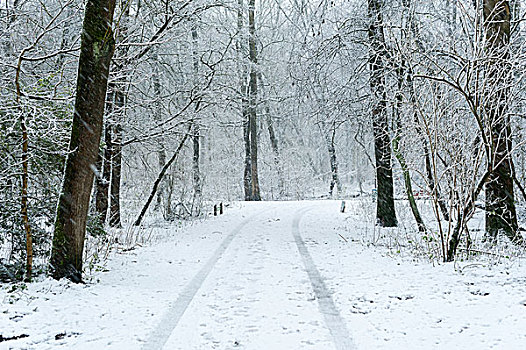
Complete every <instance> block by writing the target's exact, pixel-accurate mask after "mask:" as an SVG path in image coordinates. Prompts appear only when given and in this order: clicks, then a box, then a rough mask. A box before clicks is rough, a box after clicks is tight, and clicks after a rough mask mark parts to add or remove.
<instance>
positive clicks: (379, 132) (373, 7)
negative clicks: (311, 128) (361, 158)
mask: <svg viewBox="0 0 526 350" xmlns="http://www.w3.org/2000/svg"><path fill="white" fill-rule="evenodd" d="M382 3H383V1H381V0H368V16H369V30H368V36H369V45H370V48H369V69H370V77H369V85H370V89H371V95H372V119H373V133H374V154H375V157H376V188H377V191H378V200H377V204H376V205H377V206H376V219H377V222H378V224H379V225H381V226H383V227H394V226H396V225H397V220H396V213H395V206H394V195H393V169H392V167H391V141H390V138H389V125H388V122H387V96H386V90H385V74H386V72H385V62H386V59H387V48H386V44H385V35H384V23H383V15H382Z"/></svg>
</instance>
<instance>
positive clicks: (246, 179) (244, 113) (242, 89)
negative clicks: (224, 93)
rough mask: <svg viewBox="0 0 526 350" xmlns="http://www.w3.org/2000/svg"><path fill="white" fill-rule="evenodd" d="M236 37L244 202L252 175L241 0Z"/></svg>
mask: <svg viewBox="0 0 526 350" xmlns="http://www.w3.org/2000/svg"><path fill="white" fill-rule="evenodd" d="M237 35H238V40H237V42H236V49H237V59H238V61H239V94H240V96H241V99H240V100H241V101H240V102H241V105H240V109H241V120H242V123H243V141H244V146H245V162H244V163H245V164H244V165H245V169H244V173H243V188H244V192H245V200H246V201H249V200H250V199H251V198H252V185H251V181H252V175H251V170H252V168H251V165H250V163H251V157H250V127H249V117H248V86H247V76H248V66H247V64H246V57H245V54H246V53H245V52H246V49H245V47H246V45H245V35H244V16H243V0H238V1H237Z"/></svg>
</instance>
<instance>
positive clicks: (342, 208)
mask: <svg viewBox="0 0 526 350" xmlns="http://www.w3.org/2000/svg"><path fill="white" fill-rule="evenodd" d="M340 213H345V201H342V206H341V207H340Z"/></svg>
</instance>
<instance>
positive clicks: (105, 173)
mask: <svg viewBox="0 0 526 350" xmlns="http://www.w3.org/2000/svg"><path fill="white" fill-rule="evenodd" d="M108 89H109V90H110V91H109V92H108V94H107V95H108V97H107V101H106V115H109V113H110V112H111V111H112V109H113V97H114V94H113V91H112V90H113V88H112V87H111V84H109V86H108ZM104 124H105V127H104V149H103V150H101V151H100V152H99V160H98V163H99V164H98V166H97V169H99V176H97V179H96V181H95V185H96V191H95V193H96V195H95V210H96V211H97V214H98V215H99V219H100V220H101V222H102V223H105V222H106V219H107V216H108V203H109V189H110V177H111V150H112V148H113V144H112V140H111V129H110V128H111V126H110V122H109V121H108V119H107V118H106V121H105V123H104Z"/></svg>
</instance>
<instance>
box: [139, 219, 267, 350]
mask: <svg viewBox="0 0 526 350" xmlns="http://www.w3.org/2000/svg"><path fill="white" fill-rule="evenodd" d="M258 215H261V213H258V214H254V215H252V216H250V217H249V218H247V219H245V220H243V221H242V222H241V223H240V224H239V225H237V226H236V228H235V229H234V230H233V231H232V232H230V234H229V235H228V236H227V237H225V239H223V241H222V242H221V244H220V245H219V247H218V248H217V249H216V250H215V252H214V254H213V255H212V256H211V257H210V259H208V261H207V262H206V264H205V265H204V266H203V267H202V268H201V270H199V272H198V273H197V274H196V275H195V276H194V278H192V280H191V281H190V283H188V285H186V287H185V288H184V289H183V291H182V292H181V294H180V295H179V297H178V298H177V300H176V301H175V302H174V303H172V305H171V306H170V307H169V309H168V311H166V313H165V314H164V317H163V318H162V320H161V322H159V324H158V326H157V327H156V328H155V329H154V330H153V331H152V332H151V333H150V336H149V338H148V340H147V341H146V342H145V343H144V344H143V346H142V349H144V350H153V349H162V348H163V347H164V345H165V344H166V342H167V341H168V339H169V338H170V335H171V334H172V332H173V330H174V329H175V327H177V324H178V323H179V320H181V317H183V315H184V313H185V311H186V309H187V308H188V305H190V302H191V301H192V299H193V298H194V296H195V294H196V293H197V291H198V290H199V289H200V288H201V286H202V285H203V282H204V281H205V279H206V278H207V277H208V275H209V274H210V271H212V269H213V268H214V266H215V264H216V263H217V261H218V260H219V259H220V258H221V257H222V255H223V253H224V252H225V250H226V249H227V248H228V246H229V245H230V243H232V240H233V239H234V238H235V236H236V235H237V234H238V233H239V232H240V231H241V229H242V228H243V227H244V226H245V225H246V224H247V223H249V222H250V221H251V220H252V219H253V218H254V217H256V216H258Z"/></svg>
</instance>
